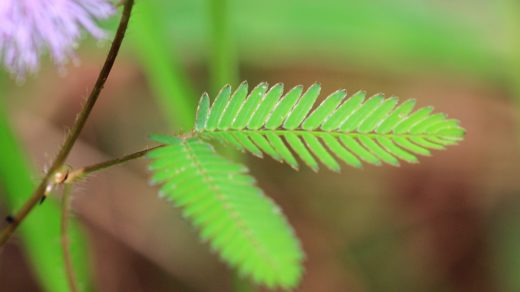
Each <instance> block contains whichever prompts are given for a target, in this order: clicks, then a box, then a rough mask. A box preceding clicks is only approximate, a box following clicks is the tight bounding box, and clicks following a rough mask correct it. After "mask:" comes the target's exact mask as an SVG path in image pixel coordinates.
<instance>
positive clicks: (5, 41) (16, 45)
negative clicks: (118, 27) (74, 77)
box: [0, 0, 115, 79]
mask: <svg viewBox="0 0 520 292" xmlns="http://www.w3.org/2000/svg"><path fill="white" fill-rule="evenodd" d="M114 11H115V8H114V6H113V5H112V4H111V3H110V2H108V1H107V0H0V63H4V65H5V66H6V67H7V70H8V71H10V72H11V73H12V74H13V75H15V76H16V77H17V78H18V79H23V78H24V77H25V76H26V75H27V73H34V72H36V71H38V69H39V67H40V61H39V58H40V56H41V55H42V54H43V53H46V52H48V53H49V55H50V56H51V57H52V59H53V60H54V62H55V63H56V64H57V65H58V66H61V65H64V64H65V63H66V62H67V61H68V60H69V59H70V58H73V57H74V48H75V47H76V46H77V42H78V40H79V38H80V37H81V32H82V30H83V29H84V30H86V31H87V32H88V33H89V34H91V35H92V36H93V37H94V38H96V39H102V38H104V37H105V32H104V31H103V30H102V29H100V28H99V27H98V26H97V25H96V20H99V19H105V18H108V17H109V16H111V15H112V14H113V13H114Z"/></svg>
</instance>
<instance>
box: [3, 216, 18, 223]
mask: <svg viewBox="0 0 520 292" xmlns="http://www.w3.org/2000/svg"><path fill="white" fill-rule="evenodd" d="M15 220H16V219H15V218H14V216H13V215H7V216H6V217H5V221H6V222H7V223H9V224H13V223H14V221H15Z"/></svg>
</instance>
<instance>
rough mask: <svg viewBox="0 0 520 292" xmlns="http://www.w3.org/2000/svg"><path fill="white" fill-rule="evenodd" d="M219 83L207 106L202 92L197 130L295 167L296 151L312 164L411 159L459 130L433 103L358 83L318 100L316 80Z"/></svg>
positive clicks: (335, 166)
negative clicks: (290, 84)
mask: <svg viewBox="0 0 520 292" xmlns="http://www.w3.org/2000/svg"><path fill="white" fill-rule="evenodd" d="M243 84H245V83H243ZM224 91H226V94H224V95H223V94H222V93H221V94H219V95H218V96H217V98H216V99H215V101H213V103H212V104H211V105H210V109H209V110H208V109H207V103H208V100H207V98H206V97H203V98H202V99H201V105H199V111H198V113H197V122H196V127H195V133H196V135H198V136H200V137H201V138H203V139H211V140H212V139H214V140H218V141H221V142H223V143H226V144H231V145H233V146H234V147H236V148H237V149H239V150H242V151H248V152H251V153H252V154H254V155H255V156H258V157H262V156H263V154H267V155H269V156H271V157H272V158H274V159H276V160H278V161H282V162H286V163H287V164H289V165H290V166H291V167H293V168H294V169H298V168H299V162H298V161H297V160H296V158H299V159H300V160H301V161H303V162H304V163H305V164H306V165H308V166H309V167H310V168H311V169H313V170H315V171H317V170H318V163H317V161H319V162H321V163H322V164H324V165H325V166H327V168H329V169H331V170H333V171H339V170H340V166H339V163H338V161H343V162H344V163H346V164H347V165H351V166H353V167H361V166H362V163H361V161H364V162H366V163H369V164H373V165H381V164H382V163H386V164H390V165H394V166H398V165H399V162H400V161H406V162H409V163H417V162H418V158H417V155H424V156H429V155H430V154H431V153H430V150H432V149H433V150H442V149H444V148H445V146H449V145H453V144H457V143H458V142H459V141H461V140H462V139H463V137H464V129H463V128H462V127H460V125H459V121H457V120H453V119H448V118H447V116H446V115H445V114H442V113H432V112H433V108H432V107H424V108H419V109H417V110H415V111H414V107H415V101H414V100H407V101H405V102H403V103H401V104H400V105H399V104H398V103H399V102H398V98H397V97H390V98H386V99H385V98H384V96H383V95H382V94H376V95H374V96H372V97H370V98H367V97H366V93H365V92H363V91H359V92H357V93H355V94H354V95H353V96H352V97H350V98H349V97H347V94H346V91H345V90H338V91H335V92H333V93H332V94H330V95H329V96H328V97H326V98H325V99H323V101H322V102H321V103H320V105H319V106H316V101H317V100H318V99H319V98H318V96H319V94H320V91H321V87H320V85H319V84H318V83H315V84H313V85H312V86H310V87H309V88H308V89H307V90H306V91H304V90H303V87H302V86H296V87H294V88H292V89H290V90H289V91H288V92H287V93H286V94H285V95H283V84H280V83H279V84H276V85H275V86H273V87H271V88H270V89H269V87H268V85H267V84H266V83H260V85H258V86H257V87H255V88H254V89H253V90H252V91H251V92H250V93H249V94H248V93H247V87H246V86H244V85H241V86H240V87H239V88H238V89H237V90H236V91H235V93H233V94H231V92H230V88H229V86H226V87H224V89H223V92H224ZM237 96H239V97H240V98H236V97H237ZM224 98H227V100H223V99H224ZM224 102H227V104H226V108H229V109H233V110H230V111H224V112H223V113H222V116H221V121H222V120H223V121H226V122H225V123H221V122H220V123H219V122H215V121H214V120H215V119H211V117H212V116H211V113H212V112H213V111H218V112H219V113H220V112H221V109H222V104H223V103H224ZM313 108H314V109H313ZM208 115H210V116H209V118H208Z"/></svg>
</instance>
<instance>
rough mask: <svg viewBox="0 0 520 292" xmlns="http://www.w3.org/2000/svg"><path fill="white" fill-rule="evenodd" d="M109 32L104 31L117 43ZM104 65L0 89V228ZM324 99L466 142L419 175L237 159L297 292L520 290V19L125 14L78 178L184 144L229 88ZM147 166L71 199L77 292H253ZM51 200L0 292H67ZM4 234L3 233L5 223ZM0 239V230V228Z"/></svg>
mask: <svg viewBox="0 0 520 292" xmlns="http://www.w3.org/2000/svg"><path fill="white" fill-rule="evenodd" d="M116 24H117V17H115V18H114V19H113V20H112V21H111V22H110V23H106V24H105V25H106V27H107V29H109V30H112V31H113V29H114V27H115V25H116ZM107 49H108V42H105V43H99V44H97V43H94V42H92V41H89V40H85V42H83V43H82V45H81V47H80V50H79V52H78V56H79V58H80V60H81V64H80V65H79V66H70V67H68V68H67V69H68V72H67V73H66V74H65V75H64V76H60V74H58V72H57V70H56V69H55V68H54V67H53V66H52V64H51V62H50V61H48V60H47V61H46V64H45V66H44V68H43V69H42V71H41V72H40V73H39V74H38V75H37V76H36V77H34V78H32V79H31V80H28V81H27V82H26V83H25V84H23V85H17V84H16V83H15V82H14V81H13V80H11V79H10V78H9V77H7V76H3V75H2V76H0V151H1V153H2V154H1V155H0V215H1V216H2V217H4V216H5V215H7V214H8V213H10V212H12V211H13V210H15V209H18V207H19V206H20V205H21V203H22V202H23V197H24V196H28V195H30V194H29V193H30V191H31V190H32V187H33V184H34V183H35V182H37V180H38V178H40V177H41V176H42V173H43V170H44V169H45V166H46V165H48V164H49V163H50V161H51V159H52V158H53V156H54V154H55V153H56V152H57V149H58V147H59V146H60V144H61V143H62V141H63V136H64V134H65V132H66V129H67V127H68V126H69V125H71V124H72V122H73V121H74V118H75V115H76V113H77V112H78V111H79V109H80V106H81V104H82V101H83V99H84V97H85V96H86V94H87V93H88V91H89V89H90V88H91V86H92V84H93V83H94V80H95V78H96V76H97V72H98V70H99V68H100V66H101V64H102V62H103V59H104V54H105V52H106V51H107ZM241 80H248V81H249V84H256V83H258V82H260V81H267V82H269V83H270V84H274V83H276V82H284V83H285V84H286V87H290V86H293V85H296V84H304V85H310V84H311V83H312V82H314V81H318V82H320V83H321V84H322V86H323V88H324V90H323V92H324V94H323V96H326V94H327V93H329V92H332V91H333V90H335V89H338V88H346V89H347V90H348V91H349V92H350V93H353V92H354V91H357V90H359V89H364V90H366V91H367V92H368V93H370V94H375V93H378V92H384V93H385V94H386V95H387V96H391V95H396V96H400V97H401V98H403V99H405V98H416V99H417V100H418V104H419V105H420V106H425V105H432V106H434V107H435V108H436V109H437V110H438V111H441V112H446V113H448V114H449V115H450V117H454V118H457V119H460V120H461V122H462V125H463V126H464V127H465V128H466V129H467V136H466V139H465V141H464V142H462V143H461V144H460V145H459V146H457V147H451V148H449V149H448V150H447V151H443V152H436V153H434V155H433V157H425V158H422V159H421V163H420V164H418V165H402V166H401V167H399V168H393V167H389V166H385V167H381V168H377V167H372V166H366V167H365V168H364V169H361V170H356V169H350V168H346V167H345V168H344V170H343V171H342V173H341V174H335V173H332V172H329V171H327V170H322V171H320V172H319V173H318V174H314V173H312V172H311V171H310V170H307V169H303V170H301V171H299V172H294V171H293V170H291V169H290V168H288V167H287V166H285V165H280V164H278V163H277V162H274V161H271V160H269V159H265V160H259V159H257V158H253V157H250V156H245V157H244V158H243V159H244V160H245V161H246V162H247V164H248V165H249V167H250V168H251V169H252V172H253V174H254V175H255V176H256V177H257V179H258V181H259V184H260V186H261V187H263V188H264V190H265V191H266V193H267V194H268V195H270V196H272V197H273V198H274V199H275V201H276V202H277V203H279V204H280V205H281V206H282V208H283V210H284V211H285V213H286V214H287V216H288V218H289V221H290V222H291V224H293V226H294V227H295V229H296V233H297V235H298V236H299V237H300V238H301V240H302V243H303V248H304V250H305V251H306V253H307V259H306V261H305V266H306V273H305V275H304V279H303V281H302V283H301V285H300V287H299V288H298V289H297V290H298V291H512V292H513V291H520V180H519V177H520V163H519V162H520V156H519V154H520V145H519V143H518V142H519V141H520V138H519V136H518V134H519V133H520V130H519V129H518V126H519V125H520V120H519V113H520V102H519V101H520V3H517V1H514V0H495V1H475V0H473V1H470V0H456V1H424V0H392V1H390V0H381V1H353V0H322V1H314V0H298V1H297V0H286V1H274V0H265V1H252V0H242V1H238V0H221V1H218V0H175V1H167V0H147V1H144V0H142V1H137V4H136V7H135V10H134V15H133V19H132V21H131V24H130V28H129V30H128V33H127V39H126V40H125V43H124V44H123V49H122V52H121V55H120V58H119V59H118V61H117V63H116V67H115V68H114V70H113V73H112V75H111V77H110V78H109V81H108V84H107V87H106V89H105V91H104V92H103V93H102V96H101V98H100V101H99V103H98V104H97V106H96V109H95V110H94V112H93V114H92V116H91V119H90V120H89V122H88V124H87V127H86V129H85V131H84V132H83V135H82V137H81V140H80V141H79V142H78V143H77V145H76V147H75V149H74V151H73V153H72V156H71V158H70V164H71V165H73V166H75V167H80V166H83V165H86V164H91V163H94V162H98V161H102V160H105V159H108V158H111V157H117V156H121V155H123V154H126V153H129V152H133V151H136V150H138V149H141V148H143V147H144V146H146V145H150V144H151V142H149V141H148V139H147V137H148V135H149V134H150V133H179V132H181V131H182V130H189V129H190V127H191V125H192V121H193V118H194V112H195V104H196V102H197V100H198V97H199V96H200V94H201V93H202V92H204V91H208V92H211V93H215V92H216V91H217V89H218V88H220V87H222V86H223V85H224V84H225V83H232V84H237V83H238V82H239V81H241ZM148 177H149V174H148V173H147V171H146V162H145V161H135V162H131V163H129V164H127V165H124V166H122V167H118V168H115V169H111V170H108V171H106V172H103V173H99V174H96V175H95V176H93V177H91V178H89V179H88V180H87V181H86V182H83V183H80V184H79V186H78V187H77V188H76V189H75V191H74V198H73V208H74V214H75V216H74V218H75V219H76V221H78V222H79V225H80V226H81V227H75V228H74V238H73V247H74V260H75V263H76V264H77V273H78V278H79V281H80V284H81V286H82V287H83V288H84V289H85V290H87V291H252V289H251V288H248V287H247V286H248V285H247V284H244V283H241V281H240V280H237V279H236V278H235V277H234V276H233V272H232V271H231V270H230V269H228V268H227V267H226V266H225V265H224V264H222V263H220V262H219V261H218V259H217V256H216V255H215V254H213V253H212V252H210V251H209V250H208V247H207V245H206V244H205V243H201V242H200V241H199V240H198V239H197V236H196V233H195V232H194V231H193V230H192V229H191V228H190V226H189V225H188V224H187V223H186V222H184V221H183V220H182V217H181V215H180V212H179V211H178V210H174V209H172V208H171V207H170V206H169V204H167V203H165V202H163V201H160V200H159V199H157V197H156V194H155V191H156V190H155V189H154V188H151V187H149V186H148V183H147V180H148ZM58 199H59V196H57V195H56V196H55V197H54V198H53V199H51V200H49V203H46V204H44V205H42V206H39V207H37V208H36V210H35V212H34V213H33V214H32V215H31V217H30V220H29V221H27V222H26V223H24V225H23V226H22V229H21V230H20V232H19V233H18V236H17V237H16V238H14V239H13V240H11V241H10V243H9V244H8V245H7V246H6V247H5V249H4V250H2V251H0V287H1V288H0V290H2V291H53V292H54V291H67V287H66V282H65V276H64V274H63V264H62V263H61V251H60V250H59V248H60V244H59V237H58V228H59V227H58V226H59V222H58V220H57V218H58V216H59V214H58V211H57V208H56V204H57V202H58ZM2 224H4V223H2ZM2 226H4V225H2Z"/></svg>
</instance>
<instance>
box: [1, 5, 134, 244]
mask: <svg viewBox="0 0 520 292" xmlns="http://www.w3.org/2000/svg"><path fill="white" fill-rule="evenodd" d="M133 5H134V0H126V2H125V4H124V10H123V15H122V16H121V21H120V23H119V27H118V29H117V32H116V35H115V37H114V41H113V42H112V46H111V47H110V51H109V52H108V55H107V58H106V60H105V63H104V65H103V68H102V69H101V71H100V73H99V75H98V79H97V80H96V84H95V85H94V88H93V89H92V92H91V93H90V95H89V97H88V99H87V101H86V102H85V104H84V105H83V108H82V109H81V112H80V113H79V115H78V118H77V119H76V122H75V123H74V125H73V127H72V129H71V130H70V132H69V134H68V135H67V137H66V138H65V142H64V143H63V146H62V147H61V149H60V151H59V152H58V155H57V156H56V158H55V159H54V161H53V163H52V165H51V167H50V168H49V171H48V172H47V174H46V175H45V176H44V178H43V179H42V180H41V182H40V184H39V185H38V187H37V188H36V190H35V191H34V193H33V195H32V196H31V197H30V198H29V200H28V201H26V203H25V204H24V205H23V206H22V208H21V209H20V211H18V213H17V214H16V215H15V216H14V217H13V220H12V222H11V224H9V225H8V226H7V227H6V228H5V229H4V230H3V231H2V233H1V234H0V247H1V246H3V245H4V244H5V243H6V242H7V240H8V239H9V238H10V237H11V235H12V234H13V233H14V231H15V230H16V228H17V227H18V225H19V224H20V223H21V222H22V221H23V220H24V219H25V217H27V215H28V214H29V213H30V212H31V210H32V209H33V208H34V207H35V206H36V205H37V204H38V202H40V201H41V200H42V198H43V197H44V196H45V193H46V192H47V191H48V190H49V188H50V187H52V181H51V179H52V178H53V176H54V175H55V174H56V172H57V171H59V170H60V168H61V167H62V166H63V164H64V162H65V160H66V159H67V157H68V155H69V153H70V151H71V150H72V147H73V146H74V144H75V143H76V141H77V139H78V137H79V134H80V133H81V130H82V129H83V127H84V126H85V123H86V121H87V119H88V117H89V115H90V113H91V112H92V109H93V108H94V105H95V104H96V101H97V99H98V97H99V94H100V93H101V91H102V90H103V87H104V85H105V82H106V80H107V79H108V76H109V74H110V71H111V69H112V67H113V65H114V62H115V60H116V57H117V54H118V52H119V48H120V47H121V43H122V42H123V38H124V36H125V32H126V29H127V27H128V22H129V20H130V15H131V12H132V7H133Z"/></svg>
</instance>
